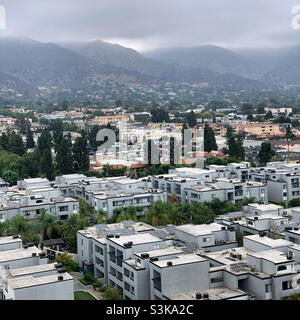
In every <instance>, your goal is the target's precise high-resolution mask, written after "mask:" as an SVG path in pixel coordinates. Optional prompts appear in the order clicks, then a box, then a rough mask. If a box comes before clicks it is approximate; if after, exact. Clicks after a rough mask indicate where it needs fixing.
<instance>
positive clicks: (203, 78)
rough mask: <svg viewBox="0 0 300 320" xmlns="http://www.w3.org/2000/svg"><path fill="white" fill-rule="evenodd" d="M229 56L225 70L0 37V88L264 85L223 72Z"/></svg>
mask: <svg viewBox="0 0 300 320" xmlns="http://www.w3.org/2000/svg"><path fill="white" fill-rule="evenodd" d="M217 50H218V51H220V52H221V51H222V50H220V49H217ZM230 59H231V62H230V66H231V68H229V69H228V72H227V73H226V72H225V73H222V72H217V71H215V70H210V69H209V68H208V67H209V66H210V65H209V63H207V65H206V66H205V67H199V66H198V65H197V64H196V65H195V66H185V65H182V64H181V65H180V64H169V63H164V62H160V61H155V60H153V59H149V58H147V57H144V56H143V55H142V54H140V53H138V52H137V51H135V50H133V49H128V48H125V47H122V46H119V45H112V44H109V43H105V42H103V41H92V42H83V43H71V44H70V43H69V44H54V43H41V42H39V41H35V40H31V39H17V38H0V72H1V73H2V79H3V80H2V81H0V90H1V89H3V88H4V89H7V87H8V86H9V84H10V85H11V87H12V88H19V90H21V91H20V92H25V91H27V92H33V91H34V89H37V88H38V87H58V88H60V89H85V90H86V91H87V92H89V91H91V90H98V88H99V86H100V87H101V83H102V80H103V79H107V78H108V79H111V81H114V82H116V83H118V82H120V83H122V84H125V85H129V86H130V85H131V84H139V85H145V86H147V85H149V84H153V83H156V82H177V83H178V82H180V83H183V82H186V83H192V84H193V83H195V84H199V83H200V84H203V85H207V86H209V87H212V88H218V89H220V88H222V89H223V88H224V89H237V90H239V89H253V88H267V87H268V85H267V84H266V83H264V82H263V81H255V80H253V79H249V78H247V77H244V76H241V75H238V74H235V73H234V72H229V71H231V69H234V67H235V66H234V63H233V60H234V59H232V58H230ZM241 61H242V60H240V61H239V65H240V66H241V65H242V62H241ZM228 65H229V62H228ZM4 75H5V76H4ZM4 78H6V80H5V81H4ZM0 80H1V79H0ZM30 88H31V89H30ZM29 89H30V90H29Z"/></svg>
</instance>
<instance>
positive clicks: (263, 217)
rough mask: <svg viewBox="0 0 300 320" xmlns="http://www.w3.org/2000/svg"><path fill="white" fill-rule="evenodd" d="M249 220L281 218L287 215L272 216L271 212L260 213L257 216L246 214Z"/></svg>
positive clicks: (285, 217)
mask: <svg viewBox="0 0 300 320" xmlns="http://www.w3.org/2000/svg"><path fill="white" fill-rule="evenodd" d="M246 218H247V219H249V220H253V221H255V220H266V219H272V220H282V219H288V217H287V216H274V215H273V214H261V215H259V216H248V217H246Z"/></svg>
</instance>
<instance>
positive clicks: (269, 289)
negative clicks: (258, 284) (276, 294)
mask: <svg viewBox="0 0 300 320" xmlns="http://www.w3.org/2000/svg"><path fill="white" fill-rule="evenodd" d="M265 292H266V293H270V292H271V285H270V284H265Z"/></svg>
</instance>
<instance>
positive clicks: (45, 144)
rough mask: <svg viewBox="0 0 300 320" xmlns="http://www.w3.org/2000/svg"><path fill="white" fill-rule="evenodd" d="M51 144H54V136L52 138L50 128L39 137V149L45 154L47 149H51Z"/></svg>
mask: <svg viewBox="0 0 300 320" xmlns="http://www.w3.org/2000/svg"><path fill="white" fill-rule="evenodd" d="M51 146H52V138H51V135H50V132H49V131H48V130H43V132H42V134H41V135H40V137H39V139H38V149H39V151H40V153H41V154H43V153H44V150H45V149H50V150H51Z"/></svg>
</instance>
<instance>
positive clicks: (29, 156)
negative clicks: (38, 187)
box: [23, 148, 41, 178]
mask: <svg viewBox="0 0 300 320" xmlns="http://www.w3.org/2000/svg"><path fill="white" fill-rule="evenodd" d="M40 159H41V154H40V152H39V150H38V148H35V150H34V151H33V152H31V153H26V154H25V155H24V156H23V160H24V166H25V168H26V173H27V174H28V176H29V177H31V178H35V177H37V176H38V174H39V166H40Z"/></svg>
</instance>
